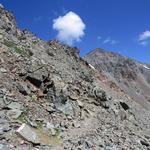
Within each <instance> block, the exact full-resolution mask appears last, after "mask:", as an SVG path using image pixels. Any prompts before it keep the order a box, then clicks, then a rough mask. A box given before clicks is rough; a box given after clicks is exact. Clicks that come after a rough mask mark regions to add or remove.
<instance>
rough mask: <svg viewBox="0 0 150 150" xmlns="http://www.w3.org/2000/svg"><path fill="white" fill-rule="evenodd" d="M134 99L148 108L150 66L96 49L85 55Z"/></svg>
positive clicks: (87, 59) (86, 58) (149, 98)
mask: <svg viewBox="0 0 150 150" xmlns="http://www.w3.org/2000/svg"><path fill="white" fill-rule="evenodd" d="M85 60H86V61H88V62H89V63H90V64H91V65H93V66H94V67H95V69H97V70H98V71H99V72H101V73H103V74H105V75H106V76H108V78H109V79H110V80H113V81H114V82H115V83H116V84H117V85H118V86H119V87H120V88H121V89H122V90H123V91H124V92H125V93H126V94H128V95H129V96H130V97H131V98H133V99H134V100H135V101H137V102H138V103H140V104H141V105H143V106H144V107H146V108H147V109H149V108H150V104H149V101H150V67H149V65H147V64H144V63H141V62H137V61H135V60H132V59H130V58H127V57H123V56H121V55H119V54H116V53H113V52H107V51H104V50H102V49H96V50H94V51H92V52H90V53H89V54H87V56H86V57H85Z"/></svg>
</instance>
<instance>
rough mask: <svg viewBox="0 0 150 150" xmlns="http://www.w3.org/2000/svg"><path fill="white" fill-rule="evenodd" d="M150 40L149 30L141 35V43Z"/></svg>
mask: <svg viewBox="0 0 150 150" xmlns="http://www.w3.org/2000/svg"><path fill="white" fill-rule="evenodd" d="M149 38H150V31H149V30H147V31H145V32H143V33H142V34H140V35H139V41H143V40H147V39H149Z"/></svg>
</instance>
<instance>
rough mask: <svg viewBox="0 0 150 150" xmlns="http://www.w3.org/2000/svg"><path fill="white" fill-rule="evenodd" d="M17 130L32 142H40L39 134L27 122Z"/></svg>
mask: <svg viewBox="0 0 150 150" xmlns="http://www.w3.org/2000/svg"><path fill="white" fill-rule="evenodd" d="M16 132H17V133H18V134H19V135H20V136H22V137H23V138H24V139H25V140H27V141H29V142H32V143H34V144H39V143H40V141H39V138H38V136H37V134H36V133H35V132H34V131H33V130H32V129H31V128H30V127H29V126H28V125H26V124H25V123H24V124H22V125H21V127H20V128H19V129H18V130H17V131H16Z"/></svg>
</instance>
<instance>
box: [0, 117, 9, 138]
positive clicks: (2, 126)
mask: <svg viewBox="0 0 150 150" xmlns="http://www.w3.org/2000/svg"><path fill="white" fill-rule="evenodd" d="M10 129H11V127H10V124H9V122H8V121H7V120H5V119H3V118H0V135H3V134H4V133H6V132H8V131H9V130H10Z"/></svg>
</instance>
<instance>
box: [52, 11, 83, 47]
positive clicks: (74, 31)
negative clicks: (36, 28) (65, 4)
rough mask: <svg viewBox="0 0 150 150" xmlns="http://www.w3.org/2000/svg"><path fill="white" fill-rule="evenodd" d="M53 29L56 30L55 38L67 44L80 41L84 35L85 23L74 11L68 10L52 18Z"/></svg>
mask: <svg viewBox="0 0 150 150" xmlns="http://www.w3.org/2000/svg"><path fill="white" fill-rule="evenodd" d="M53 29H54V30H57V31H58V34H57V38H58V39H59V40H60V41H62V42H65V43H67V44H69V45H72V44H73V43H74V42H75V41H80V40H81V38H82V37H83V36H84V35H85V33H84V30H85V24H84V22H83V21H82V19H81V18H80V16H78V15H77V14H76V13H74V12H72V11H70V12H68V13H67V14H65V15H64V16H59V17H58V18H56V19H54V20H53Z"/></svg>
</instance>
